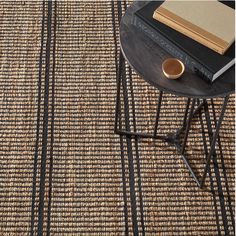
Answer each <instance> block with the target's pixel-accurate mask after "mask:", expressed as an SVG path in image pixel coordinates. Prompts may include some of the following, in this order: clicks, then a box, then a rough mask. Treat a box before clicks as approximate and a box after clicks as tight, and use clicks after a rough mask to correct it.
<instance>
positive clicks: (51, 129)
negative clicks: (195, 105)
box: [0, 1, 235, 235]
mask: <svg viewBox="0 0 236 236" xmlns="http://www.w3.org/2000/svg"><path fill="white" fill-rule="evenodd" d="M129 4H131V2H129ZM127 7H128V3H127V2H126V1H117V2H114V1H93V2H88V1H68V2H67V1H58V2H56V1H48V2H47V1H44V2H43V1H42V2H39V1H36V2H34V1H33V2H28V1H19V2H18V1H17V2H9V1H6V2H2V4H1V5H0V65H1V66H0V84H1V85H0V98H1V100H0V112H1V116H0V121H1V122H0V141H1V142H0V177H1V185H0V198H1V200H0V234H1V235H29V234H30V235H132V234H135V235H144V234H146V235H233V234H234V192H233V189H234V112H235V111H234V97H233V96H231V98H230V103H229V104H228V108H227V111H226V115H225V119H224V123H223V127H222V130H221V133H220V135H221V146H222V149H223V151H224V155H223V157H222V156H221V153H220V151H219V148H217V157H218V158H217V165H216V164H215V166H212V168H211V170H210V173H211V174H210V175H209V176H208V178H207V190H209V191H201V190H199V188H198V187H197V186H196V184H195V182H194V181H193V179H192V178H191V177H190V175H189V172H188V171H187V170H186V168H185V166H184V164H183V162H182V160H181V158H180V156H178V155H177V154H176V150H175V148H174V147H170V146H168V145H167V144H166V143H164V142H157V141H155V142H154V141H147V140H134V139H129V138H126V137H120V136H119V135H116V134H114V114H115V103H116V76H117V70H118V57H119V40H118V38H119V31H118V27H119V22H120V19H121V16H122V14H124V12H125V9H126V8H127ZM126 77H127V85H126V89H127V95H128V97H129V105H130V109H131V110H130V111H131V116H130V124H131V128H132V129H133V128H134V122H133V118H134V116H133V115H132V107H133V106H134V105H135V110H136V114H135V119H136V122H137V126H136V127H135V128H137V129H138V130H141V131H143V132H152V127H153V123H154V120H155V109H156V103H157V97H158V91H156V90H154V89H153V88H152V87H151V86H150V85H148V84H147V83H146V82H144V81H143V80H142V79H141V78H139V77H138V76H137V75H136V74H135V73H134V72H133V71H131V70H130V69H129V67H128V66H127V65H126ZM121 89H122V88H121ZM122 93H123V90H122ZM121 100H122V102H124V100H123V97H121ZM185 103H186V99H184V98H176V97H175V96H172V95H169V94H164V97H163V107H164V109H163V111H164V112H163V113H162V114H161V116H160V123H159V125H160V127H161V130H160V132H162V133H167V132H170V131H173V130H174V129H175V128H176V127H177V126H178V125H179V124H180V122H181V120H182V118H183V117H182V114H183V113H182V112H181V111H184V107H185ZM221 104H222V99H218V100H216V101H215V103H214V105H215V109H216V111H217V115H218V114H219V111H220V106H221ZM122 108H124V107H123V106H122ZM211 113H212V112H211ZM212 118H213V117H212ZM123 123H124V114H122V124H123ZM199 130H201V124H200V121H199V119H197V118H196V119H194V122H193V127H192V131H191V133H190V136H189V142H188V150H187V151H188V153H190V154H193V155H191V156H190V162H191V163H192V164H194V166H195V168H196V171H199V170H200V169H201V167H202V165H203V162H202V161H201V160H202V159H201V158H199V157H202V153H203V152H204V149H203V147H202V144H201V140H202V137H201V133H200V132H199ZM192 143H194V145H191V144H192ZM216 166H218V168H216ZM199 172H200V171H199ZM199 174H200V173H199Z"/></svg>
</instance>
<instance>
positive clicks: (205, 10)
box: [153, 0, 235, 54]
mask: <svg viewBox="0 0 236 236" xmlns="http://www.w3.org/2000/svg"><path fill="white" fill-rule="evenodd" d="M153 18H154V19H156V20H158V21H160V22H162V23H164V24H166V25H168V26H169V27H171V28H173V29H175V30H177V31H179V32H180V33H183V34H185V35H186V36H188V37H190V38H192V39H194V40H196V41H197V42H199V43H201V44H203V45H205V46H207V47H209V48H211V49H212V50H214V51H216V52H218V53H220V54H224V53H225V51H226V50H227V49H228V48H229V46H230V45H231V44H232V43H233V41H234V38H235V24H234V9H232V8H230V7H228V6H226V5H224V4H223V3H221V2H218V1H175V0H166V1H165V2H164V3H163V4H161V6H160V7H158V8H157V9H156V10H155V11H154V14H153ZM226 26H227V27H226Z"/></svg>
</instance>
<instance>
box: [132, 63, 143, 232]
mask: <svg viewBox="0 0 236 236" xmlns="http://www.w3.org/2000/svg"><path fill="white" fill-rule="evenodd" d="M128 73H129V82H130V93H131V104H132V113H133V127H134V132H137V128H136V117H135V102H134V92H133V82H132V71H131V68H130V67H129V71H128ZM134 144H135V156H136V166H137V176H138V190H139V201H140V202H139V207H140V218H141V219H140V220H141V226H142V235H145V224H144V218H143V194H142V182H141V180H142V178H141V166H140V161H139V147H138V138H137V137H135V142H134Z"/></svg>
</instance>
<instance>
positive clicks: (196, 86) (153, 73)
mask: <svg viewBox="0 0 236 236" xmlns="http://www.w3.org/2000/svg"><path fill="white" fill-rule="evenodd" d="M144 4H145V2H140V1H137V2H134V3H133V4H132V5H131V6H130V7H129V8H128V9H127V11H126V12H125V14H124V16H123V17H122V20H121V24H120V44H121V50H122V53H123V55H124V57H125V58H126V60H127V62H128V63H129V65H130V66H131V67H132V68H133V69H134V70H135V71H136V72H137V73H138V74H139V75H140V76H141V77H142V78H143V79H144V80H146V81H147V82H148V83H150V84H151V85H153V86H154V87H156V88H158V89H159V90H162V91H165V92H169V93H172V94H175V95H177V96H184V97H191V98H213V97H223V96H226V95H228V94H230V93H234V91H235V67H234V66H233V67H232V68H231V69H229V70H228V71H227V72H226V73H224V74H223V75H222V76H221V77H220V78H217V79H216V81H214V82H213V83H212V84H209V83H207V82H205V81H204V80H203V79H202V78H199V77H198V76H197V75H195V74H194V73H192V72H191V71H190V70H188V69H187V68H186V70H185V72H184V74H183V76H181V78H179V79H177V80H170V79H167V78H166V77H165V76H164V74H163V72H162V69H161V66H162V62H163V61H164V60H165V59H167V58H169V57H172V56H171V55H170V54H168V53H167V52H166V51H164V50H163V49H162V48H160V47H159V46H158V45H157V44H156V43H154V42H153V41H152V40H151V39H149V37H148V36H146V35H145V34H144V33H142V32H140V30H139V29H137V28H136V27H135V26H134V25H132V17H134V16H133V13H134V12H135V11H136V10H138V9H139V8H140V7H142V6H143V5H144Z"/></svg>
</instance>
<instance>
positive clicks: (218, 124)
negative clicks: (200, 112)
mask: <svg viewBox="0 0 236 236" xmlns="http://www.w3.org/2000/svg"><path fill="white" fill-rule="evenodd" d="M228 100H229V96H226V97H225V98H224V103H223V105H222V108H221V112H220V116H219V119H218V122H217V124H216V130H215V132H214V134H213V133H212V127H211V121H210V115H209V110H208V105H207V102H206V101H205V103H204V110H205V114H206V120H207V126H208V131H209V135H210V151H209V153H208V156H207V159H206V165H205V168H204V172H203V176H202V180H201V185H200V188H202V187H203V185H204V183H205V179H206V174H207V171H208V169H209V166H210V161H211V157H212V154H213V153H214V151H215V145H216V140H217V138H218V135H219V131H220V127H221V123H222V121H223V118H224V113H225V110H226V107H227V103H228ZM211 134H212V138H211Z"/></svg>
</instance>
